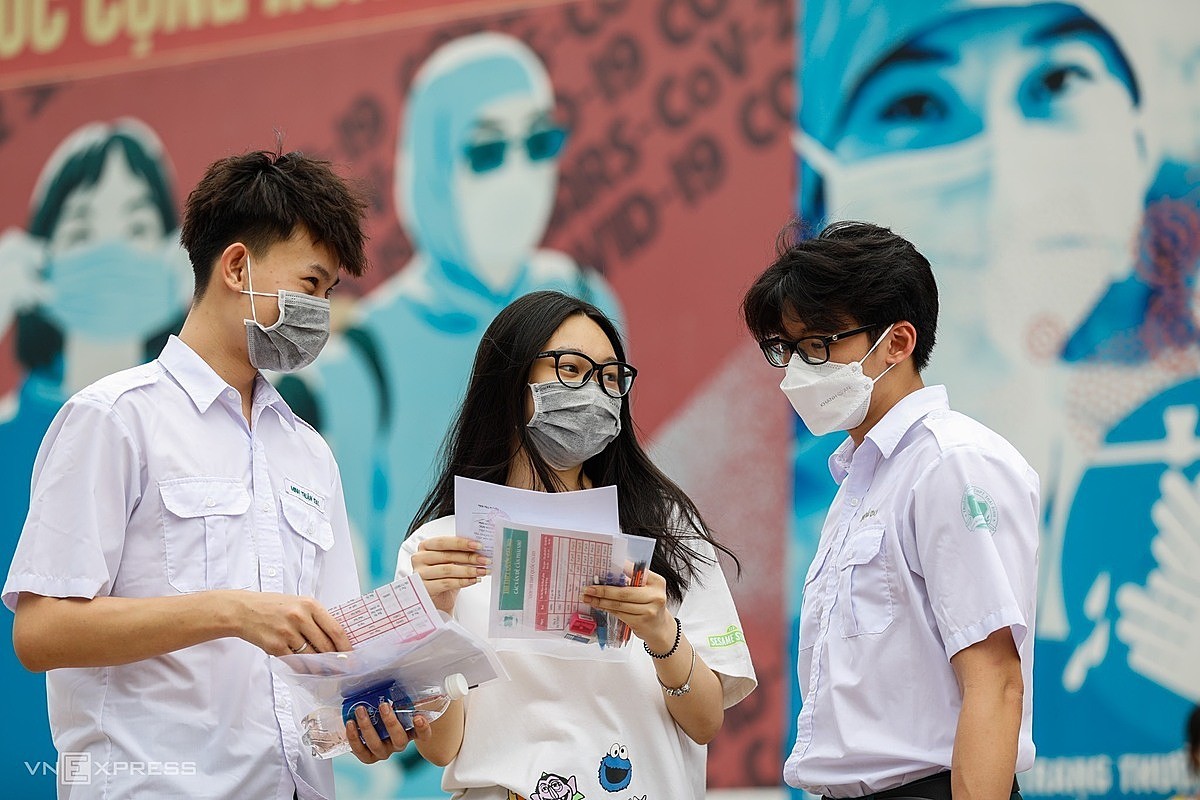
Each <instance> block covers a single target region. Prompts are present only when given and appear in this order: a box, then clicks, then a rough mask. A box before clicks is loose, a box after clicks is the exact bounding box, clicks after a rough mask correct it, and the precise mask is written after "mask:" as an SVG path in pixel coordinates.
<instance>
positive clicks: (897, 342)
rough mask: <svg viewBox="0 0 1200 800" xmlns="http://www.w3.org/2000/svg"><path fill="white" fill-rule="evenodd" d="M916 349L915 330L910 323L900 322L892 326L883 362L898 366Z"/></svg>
mask: <svg viewBox="0 0 1200 800" xmlns="http://www.w3.org/2000/svg"><path fill="white" fill-rule="evenodd" d="M916 347H917V329H916V327H915V326H914V325H913V324H912V323H911V322H906V321H901V322H897V323H896V324H895V325H893V326H892V330H891V333H890V334H889V338H888V343H887V351H886V353H885V356H884V358H885V360H886V361H887V363H889V364H899V363H900V362H901V361H904V360H905V359H906V358H909V357H911V356H912V354H913V350H915V349H916Z"/></svg>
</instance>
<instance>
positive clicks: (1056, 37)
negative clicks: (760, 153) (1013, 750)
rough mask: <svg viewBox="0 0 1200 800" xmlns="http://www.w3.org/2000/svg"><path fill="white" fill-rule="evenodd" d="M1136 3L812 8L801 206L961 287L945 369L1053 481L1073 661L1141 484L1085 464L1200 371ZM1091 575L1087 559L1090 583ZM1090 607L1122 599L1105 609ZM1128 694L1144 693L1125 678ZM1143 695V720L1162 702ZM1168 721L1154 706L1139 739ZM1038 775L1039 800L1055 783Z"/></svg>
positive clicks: (806, 516) (810, 479)
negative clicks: (1120, 509)
mask: <svg viewBox="0 0 1200 800" xmlns="http://www.w3.org/2000/svg"><path fill="white" fill-rule="evenodd" d="M1128 11H1129V9H1128V8H1124V9H1122V8H1121V4H1119V3H1110V2H1106V0H1079V1H1078V2H1042V3H1039V2H1033V3H1025V2H1022V3H1014V2H1004V0H967V1H964V0H946V1H945V2H937V3H930V2H920V1H919V0H911V1H910V0H891V1H890V2H888V3H869V2H866V0H838V1H837V2H829V3H808V4H805V6H804V13H803V16H802V20H803V21H802V22H801V23H800V24H801V31H800V35H801V36H802V37H803V47H802V52H803V53H804V57H803V63H802V65H801V66H800V68H799V72H798V79H799V81H800V83H801V96H802V98H803V100H802V104H801V108H800V119H799V129H798V130H797V132H796V135H795V143H796V146H797V150H798V152H799V154H800V156H801V159H802V167H801V168H802V171H803V172H802V179H801V184H800V185H801V194H800V198H799V205H800V209H801V213H802V216H803V217H804V218H805V219H806V220H809V221H811V222H814V223H816V222H819V223H821V224H825V223H828V222H833V221H836V220H840V219H847V218H851V219H869V220H872V221H875V222H878V223H881V224H886V225H888V226H890V227H892V228H893V229H895V230H896V231H897V232H899V233H902V234H903V235H905V236H906V237H907V238H910V239H911V240H912V241H913V242H915V243H916V244H917V245H918V246H919V247H920V248H921V249H922V252H925V253H926V254H928V256H929V259H930V261H931V263H932V265H933V268H934V271H935V274H936V275H937V279H938V283H939V286H940V287H941V295H942V299H943V302H942V308H943V313H942V319H943V322H942V326H941V328H940V330H939V337H938V338H939V348H940V354H939V356H938V358H937V359H936V360H935V362H934V363H932V364H931V367H930V373H931V375H936V376H937V378H938V379H939V380H943V379H950V380H952V382H953V384H954V385H956V386H958V387H959V388H958V390H957V391H956V392H955V402H956V403H958V404H959V406H960V407H961V408H962V409H964V411H966V412H967V413H970V414H972V415H974V416H976V417H978V418H979V419H981V420H983V421H985V422H986V423H987V424H989V425H992V426H994V427H995V428H996V429H997V430H998V431H1000V432H1002V433H1003V434H1004V435H1005V436H1006V437H1008V438H1009V439H1010V440H1011V441H1012V442H1013V443H1014V444H1015V445H1016V446H1017V447H1018V448H1019V449H1020V450H1021V451H1022V452H1023V453H1025V454H1026V456H1027V457H1028V458H1029V460H1030V462H1031V464H1032V465H1033V466H1034V467H1035V468H1036V469H1037V471H1038V472H1039V474H1040V475H1041V476H1042V480H1043V487H1044V491H1045V495H1046V497H1047V501H1048V502H1047V507H1046V519H1045V520H1044V521H1043V522H1044V538H1043V543H1042V548H1041V556H1040V560H1041V567H1042V577H1041V583H1042V591H1041V592H1040V602H1039V609H1038V635H1039V636H1040V637H1041V638H1042V640H1043V646H1051V645H1053V646H1054V647H1057V646H1058V644H1057V643H1058V642H1060V641H1061V642H1064V643H1065V645H1064V646H1066V647H1067V648H1068V649H1069V651H1071V652H1073V651H1075V650H1078V649H1079V648H1080V646H1081V645H1082V644H1083V643H1084V641H1085V640H1086V639H1087V638H1088V636H1089V635H1090V634H1092V633H1093V632H1094V631H1093V629H1094V627H1095V624H1096V620H1098V619H1101V618H1108V617H1111V616H1112V615H1113V610H1114V609H1115V603H1114V601H1113V598H1112V596H1111V594H1110V590H1111V591H1115V590H1116V589H1117V585H1116V583H1111V585H1109V584H1105V585H1102V586H1099V587H1095V586H1093V581H1092V579H1093V578H1097V577H1098V572H1103V570H1100V569H1098V568H1096V564H1095V563H1092V562H1096V561H1102V560H1104V559H1106V558H1108V557H1109V555H1108V554H1109V550H1108V549H1107V548H1106V547H1103V546H1098V541H1097V536H1098V535H1100V536H1101V538H1105V537H1107V538H1106V540H1107V539H1116V538H1128V537H1124V536H1121V535H1119V534H1118V533H1117V532H1116V531H1117V530H1118V529H1120V530H1121V531H1127V530H1129V529H1128V528H1125V527H1122V526H1120V525H1119V524H1117V523H1115V522H1114V521H1113V518H1112V517H1111V516H1109V515H1107V514H1106V512H1105V511H1104V510H1103V509H1104V508H1105V507H1106V506H1107V505H1111V498H1112V497H1115V496H1118V495H1117V494H1114V491H1119V492H1120V496H1122V497H1124V496H1127V495H1128V494H1129V492H1130V486H1131V484H1130V483H1129V482H1128V481H1127V480H1126V481H1125V482H1124V483H1122V484H1121V486H1120V488H1119V490H1118V489H1117V486H1116V479H1115V478H1114V479H1113V480H1112V481H1109V482H1108V483H1107V484H1106V485H1105V488H1104V489H1101V490H1097V488H1096V487H1097V486H1098V484H1095V482H1092V484H1088V485H1081V484H1080V481H1081V477H1082V476H1083V475H1084V473H1085V472H1086V468H1087V464H1088V463H1089V462H1090V460H1091V459H1093V458H1094V457H1096V454H1097V452H1098V451H1099V450H1102V449H1103V447H1102V445H1103V442H1104V439H1105V436H1106V434H1109V432H1110V430H1114V426H1115V425H1116V424H1117V423H1118V422H1120V421H1121V420H1122V419H1123V418H1124V417H1125V416H1126V415H1127V414H1130V413H1131V412H1135V411H1136V413H1137V414H1141V416H1143V417H1151V416H1154V414H1155V413H1157V416H1156V417H1155V420H1156V425H1157V430H1158V433H1157V436H1158V437H1162V436H1163V432H1162V431H1163V413H1162V412H1163V408H1162V406H1163V405H1164V404H1166V405H1169V403H1168V402H1167V401H1166V400H1164V401H1163V403H1160V404H1158V407H1157V408H1156V409H1153V410H1150V409H1146V410H1144V413H1143V411H1137V409H1138V407H1139V406H1140V405H1141V404H1142V403H1143V402H1145V401H1146V399H1147V397H1149V396H1151V395H1153V394H1154V393H1155V391H1157V390H1159V389H1161V388H1163V387H1165V386H1169V385H1170V384H1172V383H1174V382H1176V381H1178V380H1179V378H1180V376H1181V375H1183V376H1189V375H1190V374H1194V373H1195V371H1196V359H1195V347H1194V342H1195V339H1196V328H1195V324H1194V320H1193V319H1192V317H1191V315H1190V312H1188V311H1187V310H1186V309H1184V308H1183V305H1185V304H1183V303H1181V302H1178V301H1179V300H1180V298H1179V297H1176V296H1173V295H1170V293H1171V292H1175V293H1176V294H1179V293H1180V292H1179V290H1181V289H1183V288H1185V286H1187V285H1190V284H1189V282H1188V281H1187V280H1182V279H1181V280H1178V281H1175V282H1174V283H1170V282H1160V281H1158V280H1157V278H1156V276H1155V275H1154V274H1153V273H1154V270H1155V269H1156V268H1155V267H1154V266H1153V264H1149V263H1147V262H1148V260H1149V257H1148V256H1147V255H1146V251H1147V250H1154V249H1155V243H1154V242H1153V240H1152V237H1153V230H1152V227H1151V226H1150V220H1149V219H1148V216H1147V214H1146V209H1147V200H1148V198H1149V197H1153V196H1154V193H1155V189H1154V187H1155V185H1156V181H1158V180H1161V177H1160V176H1159V174H1158V172H1157V170H1158V167H1159V162H1158V157H1157V153H1156V152H1155V147H1156V145H1155V140H1154V137H1153V135H1152V134H1153V131H1152V130H1149V125H1148V123H1147V119H1148V115H1147V106H1148V105H1150V103H1149V102H1148V95H1150V94H1152V93H1153V92H1154V90H1155V86H1154V83H1155V82H1154V80H1153V79H1152V77H1151V76H1148V75H1147V74H1146V72H1145V70H1144V69H1143V67H1144V66H1145V62H1144V61H1139V60H1138V57H1139V55H1141V51H1140V50H1139V48H1138V44H1140V42H1138V41H1137V39H1136V36H1137V35H1138V30H1137V29H1138V27H1139V23H1144V22H1145V21H1144V20H1140V19H1132V18H1129V17H1128V16H1127V17H1126V18H1124V19H1122V18H1121V17H1120V16H1119V15H1120V14H1122V13H1127V12H1128ZM1142 27H1144V25H1142ZM1194 268H1195V265H1194V263H1190V262H1189V263H1176V264H1172V265H1170V269H1171V270H1172V271H1177V272H1179V273H1180V274H1182V273H1183V272H1185V271H1188V270H1192V271H1194ZM1168 283H1170V285H1169V286H1168ZM1188 294H1189V295H1190V290H1188ZM1181 391H1186V390H1181ZM1191 391H1193V392H1194V391H1195V387H1194V386H1193V387H1192V388H1191ZM1178 401H1179V396H1178V395H1176V396H1175V397H1174V401H1173V402H1178ZM1125 427H1126V428H1128V427H1129V426H1128V425H1126V426H1125ZM1191 430H1192V431H1194V430H1195V426H1194V424H1193V426H1192V429H1191ZM1131 436H1132V433H1131V432H1130V431H1129V430H1126V431H1124V432H1123V433H1122V434H1121V435H1120V436H1118V440H1122V439H1123V440H1124V441H1128V440H1129V438H1130V437H1131ZM1142 438H1145V437H1142ZM799 452H800V456H799V457H798V460H797V466H796V469H797V477H796V485H797V487H807V486H810V485H814V484H816V482H817V479H819V478H820V477H823V473H824V471H825V458H826V457H827V456H828V452H827V450H825V449H823V448H822V446H821V445H820V444H819V443H818V442H817V441H814V440H813V439H812V438H811V437H809V436H808V435H807V432H805V431H801V433H800V448H799ZM1160 472H1161V469H1160ZM1191 476H1192V475H1191V473H1189V474H1188V475H1187V477H1191ZM1157 481H1158V474H1157V473H1156V474H1155V475H1153V476H1151V477H1150V479H1149V481H1148V484H1147V486H1148V487H1149V488H1147V489H1146V491H1147V492H1148V494H1147V495H1146V496H1147V497H1148V498H1149V499H1147V502H1146V506H1149V504H1150V503H1151V502H1152V501H1153V500H1154V499H1155V498H1157V497H1158V496H1159V489H1158V488H1157V487H1156V483H1157ZM1143 483H1145V482H1139V483H1138V486H1139V487H1142V486H1143ZM1077 490H1078V491H1077ZM1105 492H1108V494H1107V495H1106V494H1105ZM1081 493H1082V494H1081ZM797 494H798V499H797V507H796V526H797V536H798V543H797V544H798V548H799V549H801V550H805V551H807V554H808V555H811V552H812V550H813V549H814V542H813V541H812V538H813V537H814V536H815V530H816V528H815V527H814V526H813V524H811V520H810V515H811V514H812V512H813V507H815V505H816V503H817V502H819V499H820V498H817V499H814V498H811V497H807V496H806V497H803V498H802V497H800V495H801V492H800V491H798V492H797ZM817 494H818V495H819V493H817ZM1081 500H1082V503H1081ZM1081 505H1083V506H1088V508H1084V509H1081ZM810 506H812V507H810ZM1082 511H1088V512H1090V513H1081V512H1082ZM1139 513H1141V514H1142V515H1143V516H1147V517H1148V513H1147V509H1145V508H1142V509H1140V512H1139ZM1085 517H1087V519H1084V518H1085ZM1068 518H1070V519H1071V520H1072V521H1071V523H1070V525H1068ZM1110 527H1111V528H1112V530H1113V533H1112V534H1111V535H1109V534H1103V532H1104V531H1106V530H1108V529H1109V528H1110ZM1141 527H1142V528H1145V527H1146V523H1143V524H1142V526H1141ZM1072 531H1074V533H1072ZM1150 534H1151V535H1152V534H1153V530H1151V532H1150ZM1072 536H1076V537H1081V538H1079V541H1078V542H1077V543H1076V548H1077V549H1076V552H1077V553H1081V552H1082V551H1083V550H1087V551H1089V552H1090V553H1091V562H1089V566H1087V567H1086V568H1085V567H1084V566H1083V565H1082V563H1076V562H1075V561H1072V560H1071V558H1072V557H1071V548H1070V542H1069V540H1070V538H1071V537H1072ZM1148 538H1149V537H1148V536H1147V537H1146V539H1145V540H1142V541H1140V543H1139V544H1137V548H1138V549H1139V551H1144V550H1147V549H1148V548H1147V541H1148ZM1167 538H1170V536H1169V535H1168V537H1167ZM1064 548H1066V550H1064ZM1160 549H1161V548H1160ZM1064 552H1066V556H1064ZM1147 557H1148V555H1147ZM1139 563H1140V560H1139ZM1073 572H1087V573H1088V579H1087V582H1086V583H1084V582H1083V578H1082V577H1081V578H1079V579H1078V580H1075V578H1073V577H1072V573H1073ZM1145 574H1146V568H1145V567H1143V568H1142V571H1141V576H1142V577H1145ZM1111 577H1112V579H1113V580H1114V581H1115V580H1116V576H1115V575H1113V576H1111ZM1076 584H1080V585H1076ZM1089 587H1091V588H1093V591H1092V592H1091V595H1093V596H1089V593H1088V590H1089ZM1130 594H1132V592H1130ZM1101 595H1103V596H1101ZM1089 603H1090V606H1089V608H1090V607H1092V606H1099V607H1100V608H1101V609H1104V608H1107V609H1110V611H1109V612H1108V614H1107V615H1106V614H1105V613H1103V611H1094V610H1093V611H1087V612H1086V613H1085V610H1084V606H1085V605H1088V604H1089ZM1143 619H1145V618H1144V617H1143ZM1126 627H1128V626H1126ZM1104 632H1107V628H1106V629H1105V630H1104ZM1134 635H1136V634H1134V633H1130V636H1134ZM1114 637H1115V634H1114ZM1098 646H1099V645H1098V643H1097V640H1095V639H1093V641H1092V642H1091V643H1090V644H1089V647H1090V648H1091V649H1092V650H1095V649H1097V648H1098ZM1105 646H1107V645H1105ZM1084 650H1085V651H1086V650H1088V648H1084ZM1084 656H1085V657H1087V653H1086V652H1085V653H1084ZM1066 661H1067V658H1066V657H1064V658H1054V657H1049V658H1044V659H1042V661H1040V662H1039V682H1040V683H1042V684H1043V685H1044V686H1045V687H1046V688H1045V689H1044V690H1043V689H1039V701H1040V702H1042V703H1044V704H1045V705H1043V708H1046V707H1048V706H1049V705H1050V704H1051V703H1054V702H1056V700H1057V699H1058V698H1061V697H1065V696H1067V695H1070V694H1071V693H1072V692H1074V691H1077V690H1078V689H1079V684H1080V682H1079V681H1076V682H1075V683H1074V684H1072V683H1071V681H1070V680H1068V678H1069V676H1068V675H1067V674H1066V673H1067V672H1068V671H1069V670H1067V669H1066V664H1065V662H1066ZM1076 667H1077V671H1078V667H1079V665H1076ZM1084 671H1086V669H1085V670H1084ZM1125 675H1126V677H1128V676H1129V673H1128V670H1127V669H1126V670H1125ZM1068 684H1071V685H1068ZM1108 688H1109V690H1110V691H1109V696H1111V697H1123V696H1124V690H1123V689H1118V688H1117V683H1116V682H1114V683H1111V684H1109V685H1108ZM1120 702H1124V701H1120ZM1126 705H1128V706H1129V711H1130V713H1131V715H1137V716H1140V715H1142V713H1143V712H1144V709H1145V706H1144V705H1141V704H1137V703H1133V702H1130V703H1126ZM1135 709H1136V710H1135ZM1170 713H1178V712H1177V709H1172V710H1170ZM1042 719H1043V720H1046V721H1048V722H1047V723H1043V725H1044V726H1045V727H1044V729H1043V731H1042V732H1040V733H1038V734H1037V735H1036V737H1035V738H1036V739H1037V741H1038V743H1039V754H1040V755H1043V756H1058V755H1065V754H1069V755H1078V754H1080V753H1083V752H1085V751H1086V752H1092V753H1096V752H1108V753H1115V752H1117V746H1116V745H1114V744H1113V743H1112V741H1111V737H1109V741H1107V743H1106V742H1101V741H1100V740H1101V739H1102V738H1104V737H1102V736H1101V735H1100V733H1099V731H1101V730H1109V729H1110V728H1120V725H1112V726H1109V725H1096V726H1092V729H1093V730H1094V731H1096V732H1097V736H1096V737H1093V738H1094V739H1095V741H1094V742H1093V741H1092V739H1088V743H1087V744H1083V743H1082V740H1081V739H1079V738H1078V736H1076V733H1077V731H1076V730H1075V729H1076V727H1077V723H1078V721H1079V720H1080V719H1081V717H1080V716H1079V715H1078V714H1074V713H1049V714H1043V716H1042ZM1060 721H1061V722H1060ZM1055 726H1057V727H1055ZM1162 727H1163V725H1162V724H1161V720H1160V719H1158V718H1156V719H1155V720H1153V721H1147V722H1145V723H1143V724H1141V725H1139V726H1138V727H1137V729H1136V730H1137V731H1138V732H1144V731H1146V730H1152V729H1155V728H1162ZM1051 728H1054V730H1051ZM1058 728H1061V729H1062V730H1058ZM1068 729H1070V730H1068ZM1126 730H1127V731H1128V732H1130V734H1131V737H1132V738H1136V736H1135V735H1134V734H1133V729H1132V728H1126ZM1060 734H1061V735H1060ZM1072 737H1073V738H1072ZM1110 745H1111V746H1110ZM1092 747H1094V748H1095V749H1093V750H1087V748H1092ZM1080 748H1084V749H1082V750H1081V749H1080ZM1114 761H1115V758H1114ZM1029 788H1030V790H1031V791H1030V794H1037V793H1038V791H1037V784H1036V782H1033V783H1031V784H1030V786H1029ZM1093 788H1094V787H1093ZM1110 788H1111V787H1110ZM1064 791H1067V793H1076V792H1075V790H1074V789H1070V790H1067V789H1064ZM1106 791H1108V790H1107V789H1104V790H1103V791H1100V792H1098V793H1099V794H1104V793H1105V792H1106ZM1113 791H1116V790H1115V789H1113Z"/></svg>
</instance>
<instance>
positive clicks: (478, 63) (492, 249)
mask: <svg viewBox="0 0 1200 800" xmlns="http://www.w3.org/2000/svg"><path fill="white" fill-rule="evenodd" d="M554 102H555V101H554V91H553V87H552V86H551V84H550V78H549V76H548V75H547V73H546V69H545V67H544V66H543V65H542V63H541V62H540V61H539V60H538V58H537V56H536V55H535V54H534V53H533V51H531V50H530V49H529V48H528V47H527V46H526V45H525V44H523V43H522V42H520V41H519V40H517V39H515V38H513V37H510V36H505V35H502V34H497V33H490V32H488V33H480V34H474V35H470V36H465V37H461V38H459V39H455V40H453V41H451V42H449V43H447V44H445V45H443V46H442V47H440V48H439V49H438V50H436V51H435V52H434V53H433V54H432V55H431V56H430V57H429V59H428V60H427V61H426V62H425V63H424V64H423V65H422V67H421V69H420V70H419V71H418V73H417V75H416V77H415V78H414V80H413V84H412V86H411V88H410V90H409V94H408V99H407V104H406V107H405V108H404V111H403V119H402V120H401V124H400V133H399V142H398V146H397V154H396V165H395V177H394V193H395V201H396V207H397V209H398V210H399V214H400V219H401V223H402V225H403V226H404V229H405V232H406V233H407V234H408V236H409V237H410V238H411V240H412V242H413V244H414V246H415V250H416V255H415V256H414V257H413V258H412V260H411V261H410V262H409V263H408V264H407V265H405V266H404V268H403V270H401V271H400V272H399V273H398V274H397V275H395V276H394V277H393V278H391V279H389V280H388V281H387V282H385V283H384V284H382V285H381V286H380V287H379V288H378V289H377V290H375V291H374V292H373V293H372V294H370V295H369V296H368V297H366V298H365V299H364V302H363V303H362V305H361V306H360V309H359V310H360V312H361V313H360V316H359V318H358V319H357V320H356V324H355V325H354V327H353V329H351V330H350V331H348V332H347V333H346V334H345V335H344V336H341V337H335V339H334V341H332V342H331V343H330V346H329V347H328V348H327V350H326V352H325V354H323V355H322V357H321V359H320V361H319V362H318V363H317V365H316V368H315V370H313V371H311V372H310V373H309V374H308V375H307V376H304V377H303V378H302V380H303V384H301V381H300V380H297V379H291V380H289V381H287V382H286V383H285V384H283V385H281V386H280V389H281V392H282V393H283V394H284V396H285V397H286V398H287V399H288V401H289V403H291V404H292V406H293V408H297V409H300V410H301V413H302V414H304V416H306V418H308V420H309V421H310V422H312V423H314V424H315V425H316V426H317V427H318V428H319V429H320V430H321V432H322V433H323V434H324V435H325V436H326V437H327V439H328V441H329V442H330V444H331V445H332V447H333V448H334V451H335V453H336V454H337V457H338V462H339V464H340V465H341V467H342V470H343V477H344V484H345V486H346V491H347V493H348V495H347V499H346V502H347V508H348V510H349V513H350V519H351V522H352V525H353V527H354V528H355V531H356V534H357V535H358V536H359V537H360V539H361V542H360V544H361V547H360V548H359V553H360V558H361V559H365V562H366V563H363V564H361V565H360V574H362V575H363V580H364V581H365V582H366V583H369V584H370V585H372V586H374V585H378V584H379V583H385V582H387V581H388V580H390V579H391V578H392V574H393V573H392V570H393V568H394V564H393V562H392V559H393V556H394V555H395V553H396V550H397V549H398V548H399V546H400V542H401V540H402V539H403V535H404V531H406V530H407V529H408V526H409V523H410V522H411V521H412V518H413V515H414V514H415V513H416V510H417V507H418V505H419V504H420V501H421V493H422V492H423V491H424V489H425V487H426V486H427V485H428V483H429V480H430V479H431V477H432V475H433V471H432V469H433V467H432V464H433V462H434V458H435V456H436V454H437V450H438V447H439V446H440V444H441V441H442V438H443V436H444V435H445V432H446V429H447V427H448V426H449V423H450V418H451V414H452V413H453V411H454V408H455V407H456V405H457V404H458V401H459V399H460V398H461V395H462V391H463V389H464V387H465V385H466V379H467V376H468V374H469V373H470V369H471V360H472V358H473V357H474V354H475V349H476V347H477V346H478V344H479V341H480V337H481V336H482V335H483V332H484V330H485V329H486V328H487V326H488V324H489V323H491V321H492V319H493V317H495V315H496V314H497V313H499V311H500V310H501V309H502V308H504V307H505V306H506V305H508V304H509V302H511V301H512V300H513V299H515V298H516V297H519V296H521V295H523V294H526V293H528V292H531V291H535V290H539V289H553V290H558V291H562V292H565V293H567V294H570V295H573V296H576V297H579V298H582V299H584V300H586V301H588V302H591V303H592V304H594V305H596V306H598V307H599V308H600V309H601V310H603V311H604V312H605V314H607V315H608V316H609V317H611V318H613V319H618V320H619V319H620V309H619V307H618V304H617V300H616V298H615V297H614V295H613V293H612V291H611V289H610V288H609V286H608V284H607V282H606V281H605V280H604V278H603V277H602V276H601V275H600V274H599V273H597V272H596V271H594V270H592V269H586V268H581V267H580V266H579V265H577V264H576V263H575V262H574V261H573V260H572V259H571V258H570V256H568V255H566V254H565V253H562V252H558V251H555V250H548V249H544V248H540V247H539V244H540V242H541V240H542V237H543V236H544V235H545V232H546V227H547V225H548V223H549V221H550V214H551V211H552V210H553V207H554V198H555V194H556V191H557V187H558V160H559V156H560V154H561V152H562V148H563V146H564V145H565V144H566V141H567V132H566V131H565V130H563V128H562V127H560V126H559V125H557V124H556V123H555V121H554V117H553V110H554ZM300 394H307V395H308V397H307V398H304V397H298V396H297V395H300ZM370 772H377V771H364V772H363V773H362V776H363V778H364V779H365V780H369V781H371V782H372V786H374V782H376V781H378V780H381V777H380V776H379V775H377V774H368V773H370ZM407 783H408V782H407V781H406V785H407ZM359 788H364V789H369V788H370V787H359Z"/></svg>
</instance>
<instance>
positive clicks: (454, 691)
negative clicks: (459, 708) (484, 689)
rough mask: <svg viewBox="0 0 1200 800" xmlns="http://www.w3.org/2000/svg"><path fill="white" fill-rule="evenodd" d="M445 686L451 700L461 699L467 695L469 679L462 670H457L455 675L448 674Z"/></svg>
mask: <svg viewBox="0 0 1200 800" xmlns="http://www.w3.org/2000/svg"><path fill="white" fill-rule="evenodd" d="M445 686H446V696H447V697H449V698H450V699H451V700H461V699H462V698H464V697H466V696H467V689H468V687H467V679H466V678H465V677H463V674H462V673H461V672H456V673H454V674H453V675H447V676H446V681H445Z"/></svg>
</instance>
